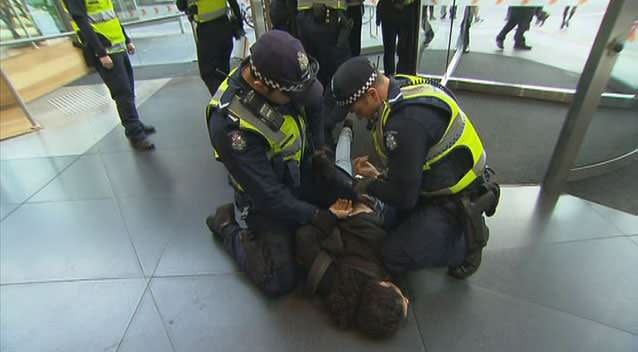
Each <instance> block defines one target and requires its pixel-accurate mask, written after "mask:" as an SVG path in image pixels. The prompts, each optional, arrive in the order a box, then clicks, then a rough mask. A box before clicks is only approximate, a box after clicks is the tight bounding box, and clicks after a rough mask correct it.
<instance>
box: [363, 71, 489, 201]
mask: <svg viewBox="0 0 638 352" xmlns="http://www.w3.org/2000/svg"><path fill="white" fill-rule="evenodd" d="M401 78H408V79H409V80H410V83H411V85H408V86H405V87H402V88H401V93H400V94H399V95H398V96H397V97H395V98H394V99H393V100H392V101H390V102H386V103H385V104H384V107H383V112H382V113H381V116H380V117H379V119H378V122H377V123H376V124H375V128H374V131H373V133H372V137H373V138H372V139H373V143H374V146H375V149H376V151H377V154H379V157H380V158H381V160H382V161H383V162H384V163H386V162H387V152H386V147H385V143H384V139H383V138H384V128H385V126H386V125H387V122H388V119H389V118H390V115H391V112H392V108H393V107H394V106H396V104H398V103H399V102H405V101H409V100H415V103H416V99H419V98H434V99H438V100H440V101H442V102H443V103H445V104H446V105H447V107H448V108H449V110H450V111H451V112H452V114H451V118H450V122H449V123H448V126H447V128H446V130H445V133H444V134H443V137H441V139H440V140H439V141H438V142H437V143H436V144H435V145H434V146H432V147H431V148H430V150H429V151H428V154H427V156H426V161H425V163H424V164H423V167H422V169H423V173H424V177H427V174H428V173H430V172H432V171H431V170H432V167H433V166H434V165H436V164H437V163H438V162H440V161H441V160H443V159H444V158H445V157H446V156H448V155H449V154H450V153H451V152H452V151H453V150H456V149H458V148H466V149H467V150H468V151H469V152H470V153H471V154H472V161H473V166H472V168H471V169H470V170H468V171H467V172H466V173H465V175H463V177H462V178H461V179H460V180H459V181H458V182H456V183H455V184H453V185H450V186H448V187H445V188H442V189H438V190H434V191H428V192H425V191H423V192H422V194H423V195H424V196H440V195H450V194H456V193H459V192H460V191H462V190H464V189H465V188H466V187H467V186H469V185H470V184H472V182H474V180H476V179H477V178H478V177H479V176H482V175H483V172H484V171H485V164H486V154H485V149H484V148H483V144H482V143H481V140H480V138H479V136H478V133H477V132H476V129H475V128H474V125H472V122H471V121H470V119H469V118H468V117H467V115H466V114H465V113H464V112H463V111H461V109H460V107H459V106H458V104H457V103H456V101H454V99H453V98H452V97H451V96H450V95H448V94H447V93H445V92H444V91H443V90H442V89H439V88H437V87H435V86H432V85H429V84H425V83H421V82H423V78H420V77H416V76H405V75H401Z"/></svg>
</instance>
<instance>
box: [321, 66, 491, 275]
mask: <svg viewBox="0 0 638 352" xmlns="http://www.w3.org/2000/svg"><path fill="white" fill-rule="evenodd" d="M332 88H333V94H334V95H335V99H336V101H337V104H338V105H341V106H344V107H346V106H347V107H349V110H350V111H351V112H353V113H355V114H356V115H357V116H359V117H360V118H364V119H367V120H369V122H370V124H372V125H373V128H372V134H373V142H374V145H375V149H376V151H377V154H378V155H379V157H380V159H381V161H382V162H383V163H384V166H386V167H387V174H385V175H384V176H380V177H376V178H375V177H370V178H364V179H362V180H360V181H359V182H357V183H356V184H355V186H354V189H355V191H356V192H358V193H359V194H369V195H372V196H374V197H376V198H378V199H380V200H381V201H383V202H385V203H386V204H387V205H389V206H390V207H392V208H394V209H395V210H396V213H397V216H396V224H394V226H391V228H392V230H391V231H390V234H389V236H388V237H387V239H386V241H385V243H384V244H383V250H382V251H383V260H384V264H385V265H386V267H387V268H388V269H389V270H390V271H391V272H393V273H395V274H399V273H403V272H406V271H412V270H417V269H421V268H424V267H440V266H447V267H448V268H449V269H448V273H449V274H450V275H451V276H453V277H456V278H465V277H467V276H469V275H471V274H473V273H474V272H475V271H476V270H477V269H478V267H479V265H480V263H481V256H482V249H483V247H485V245H486V243H487V240H488V236H489V231H488V228H487V226H486V225H485V219H484V217H483V213H486V214H487V215H488V216H491V215H492V214H493V213H494V211H495V209H496V206H497V204H498V198H499V193H500V192H499V188H498V185H497V184H495V183H493V182H491V181H490V180H489V176H490V175H491V174H492V172H491V170H490V169H488V168H487V167H486V154H485V150H484V149H483V145H482V143H481V139H480V138H479V136H478V134H477V132H476V130H475V129H474V126H473V125H472V122H471V121H470V119H469V118H468V117H467V115H466V114H465V113H464V112H463V111H462V110H461V109H460V107H459V105H458V103H457V101H456V99H455V98H454V96H453V95H452V94H451V92H449V91H448V90H446V89H445V88H444V87H442V86H437V85H435V84H433V83H432V84H430V83H429V82H428V81H427V80H426V79H424V78H421V77H418V76H407V75H397V76H395V77H393V78H388V77H386V76H384V75H382V74H380V73H379V72H378V71H377V70H376V68H374V67H373V66H372V64H371V63H370V62H369V61H368V60H367V59H366V58H365V57H356V58H352V59H350V60H348V61H347V62H345V63H344V64H343V65H342V66H341V67H340V68H339V69H338V70H337V72H336V73H335V75H334V77H333V79H332ZM355 166H356V165H355Z"/></svg>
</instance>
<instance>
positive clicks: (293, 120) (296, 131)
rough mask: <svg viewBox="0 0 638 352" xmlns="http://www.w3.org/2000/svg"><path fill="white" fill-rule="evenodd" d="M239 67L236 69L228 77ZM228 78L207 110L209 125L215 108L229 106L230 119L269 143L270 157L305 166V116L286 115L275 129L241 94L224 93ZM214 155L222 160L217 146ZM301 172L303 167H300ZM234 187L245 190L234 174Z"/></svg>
mask: <svg viewBox="0 0 638 352" xmlns="http://www.w3.org/2000/svg"><path fill="white" fill-rule="evenodd" d="M236 70H237V69H233V70H232V71H231V73H230V74H229V75H228V77H230V76H232V75H233V73H234V72H235V71H236ZM228 77H226V79H225V80H224V82H222V84H221V85H220V86H219V88H218V89H217V92H215V95H213V98H212V99H211V101H210V103H209V104H208V107H207V110H206V119H207V124H208V125H210V124H211V123H212V120H211V112H212V111H213V109H225V110H226V112H227V113H226V116H227V118H229V119H231V120H232V121H233V122H234V123H236V124H237V126H238V128H239V129H240V130H244V131H248V132H252V133H256V134H258V135H260V136H262V137H263V138H264V139H265V140H266V142H267V143H268V147H269V150H268V152H267V154H266V156H267V157H268V159H273V158H275V157H281V158H282V159H283V161H284V162H287V163H290V162H292V163H293V164H294V166H295V167H297V168H299V167H300V166H301V160H302V158H303V155H304V149H305V148H306V122H305V120H304V118H303V116H301V115H298V116H296V117H295V116H292V115H283V117H284V121H283V124H282V125H281V127H280V128H279V130H273V129H272V128H271V127H270V126H268V125H267V124H266V123H265V122H264V121H263V120H262V119H260V118H259V117H257V116H255V114H253V113H252V112H251V111H250V110H249V109H248V108H246V107H245V106H243V105H242V103H241V101H240V100H239V97H237V96H236V95H233V94H224V93H225V92H226V90H227V89H228ZM213 152H214V156H215V158H216V159H218V160H221V157H220V155H219V153H218V152H217V150H215V148H214V147H213ZM297 171H299V169H298V170H297ZM230 178H231V181H232V183H233V186H235V188H236V189H237V190H239V191H243V188H242V187H241V185H240V184H239V183H238V182H237V181H236V180H235V179H234V178H233V177H232V175H230Z"/></svg>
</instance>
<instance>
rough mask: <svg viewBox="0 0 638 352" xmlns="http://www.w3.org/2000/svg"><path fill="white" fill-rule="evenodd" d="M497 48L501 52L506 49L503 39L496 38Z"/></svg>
mask: <svg viewBox="0 0 638 352" xmlns="http://www.w3.org/2000/svg"><path fill="white" fill-rule="evenodd" d="M496 46H497V47H498V48H499V49H501V50H502V49H504V48H505V47H504V46H503V39H499V38H496Z"/></svg>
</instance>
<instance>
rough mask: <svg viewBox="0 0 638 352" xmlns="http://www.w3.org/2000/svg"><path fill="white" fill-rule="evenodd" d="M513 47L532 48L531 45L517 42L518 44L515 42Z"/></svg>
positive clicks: (518, 48)
mask: <svg viewBox="0 0 638 352" xmlns="http://www.w3.org/2000/svg"><path fill="white" fill-rule="evenodd" d="M514 49H516V50H532V47H531V46H529V45H527V44H525V43H519V44H515V45H514Z"/></svg>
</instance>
